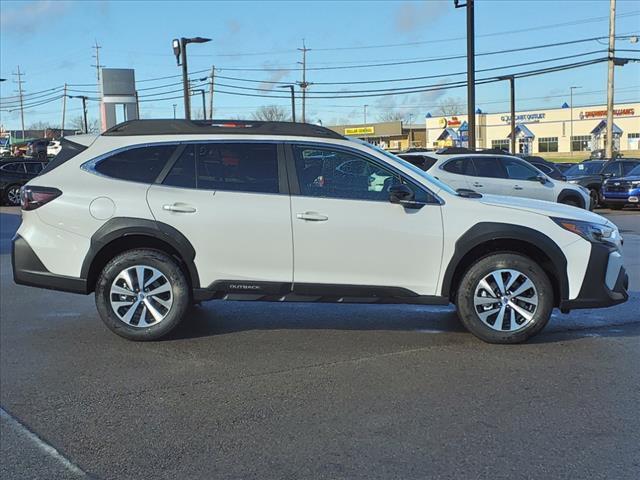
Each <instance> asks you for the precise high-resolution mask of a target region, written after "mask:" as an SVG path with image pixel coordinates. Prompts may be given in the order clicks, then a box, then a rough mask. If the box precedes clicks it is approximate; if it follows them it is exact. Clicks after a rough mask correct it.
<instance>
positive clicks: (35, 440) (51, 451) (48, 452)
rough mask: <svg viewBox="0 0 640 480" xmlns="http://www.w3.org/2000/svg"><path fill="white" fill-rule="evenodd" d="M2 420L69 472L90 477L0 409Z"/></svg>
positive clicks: (82, 476) (81, 476)
mask: <svg viewBox="0 0 640 480" xmlns="http://www.w3.org/2000/svg"><path fill="white" fill-rule="evenodd" d="M0 418H2V419H3V420H6V421H7V422H8V423H9V424H10V425H11V426H12V427H13V428H14V429H15V430H16V431H17V432H19V433H20V434H22V435H23V436H25V437H26V438H27V439H29V440H30V441H31V442H33V443H34V444H35V445H36V447H38V449H39V450H40V451H42V452H43V453H44V454H45V455H48V456H49V457H51V458H53V459H54V460H56V461H57V462H59V463H60V464H61V465H62V466H63V467H64V468H66V469H67V470H68V471H69V472H71V473H73V474H74V475H77V476H78V477H80V478H87V477H88V475H87V474H86V473H85V472H84V471H83V470H82V469H81V468H80V467H78V466H77V465H76V464H74V463H73V462H71V460H69V459H68V458H66V457H65V456H64V455H62V454H61V453H60V452H58V450H56V449H55V448H54V447H52V446H51V445H49V444H48V443H47V442H45V441H44V440H42V439H41V438H40V437H38V436H37V435H36V434H35V433H33V432H32V431H31V430H29V429H28V428H27V427H25V426H24V425H23V424H22V423H20V421H19V420H18V419H16V418H14V417H13V416H12V415H11V414H9V413H7V411H6V410H5V409H4V408H2V407H0Z"/></svg>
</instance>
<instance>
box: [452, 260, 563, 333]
mask: <svg viewBox="0 0 640 480" xmlns="http://www.w3.org/2000/svg"><path fill="white" fill-rule="evenodd" d="M456 305H457V308H458V315H459V317H460V320H461V321H462V323H463V324H464V326H465V327H466V328H467V329H468V330H469V331H470V332H471V333H473V334H474V335H475V336H477V337H478V338H480V339H482V340H484V341H485V342H489V343H519V342H523V341H525V340H527V339H529V338H531V337H532V336H533V335H535V334H537V333H538V332H539V331H540V330H542V329H543V328H544V326H545V325H546V324H547V322H548V321H549V318H550V316H551V311H552V310H553V288H552V285H551V282H550V281H549V278H548V277H547V274H546V273H545V272H544V270H543V269H542V268H541V267H540V266H539V265H538V264H537V263H536V262H535V261H533V260H532V259H530V258H529V257H525V256H523V255H520V254H516V253H495V254H492V255H489V256H487V257H484V258H482V259H480V260H478V261H477V262H476V263H475V264H473V265H472V266H471V267H470V268H469V269H468V270H467V271H466V272H465V274H464V276H463V277H462V280H461V282H460V285H459V287H458V291H457V294H456Z"/></svg>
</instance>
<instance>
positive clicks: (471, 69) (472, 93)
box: [453, 0, 476, 150]
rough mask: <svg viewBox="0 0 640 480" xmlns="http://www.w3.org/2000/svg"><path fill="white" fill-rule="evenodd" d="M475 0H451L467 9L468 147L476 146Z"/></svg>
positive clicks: (457, 5) (458, 6)
mask: <svg viewBox="0 0 640 480" xmlns="http://www.w3.org/2000/svg"><path fill="white" fill-rule="evenodd" d="M474 1H475V0H466V3H465V4H464V5H461V4H460V2H461V0H453V5H454V6H455V7H456V8H462V7H466V9H467V123H468V125H469V134H468V135H469V141H468V147H469V148H470V149H474V150H475V148H476V59H475V55H476V53H475V21H474V13H473V3H474Z"/></svg>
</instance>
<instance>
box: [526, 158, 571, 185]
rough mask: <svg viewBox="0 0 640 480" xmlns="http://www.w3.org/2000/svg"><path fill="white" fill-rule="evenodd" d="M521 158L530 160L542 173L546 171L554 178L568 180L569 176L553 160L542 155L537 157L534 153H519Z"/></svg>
mask: <svg viewBox="0 0 640 480" xmlns="http://www.w3.org/2000/svg"><path fill="white" fill-rule="evenodd" d="M517 156H518V157H520V158H521V159H523V160H525V161H526V162H529V163H530V164H531V165H533V166H534V167H536V168H537V169H538V170H540V171H541V172H542V173H545V174H546V175H547V176H548V177H550V178H553V179H554V180H561V181H563V182H564V181H566V180H567V177H566V176H565V175H564V174H563V173H562V172H561V171H560V170H559V169H558V167H556V164H555V163H553V162H548V161H547V160H545V159H544V158H542V157H536V156H533V155H517Z"/></svg>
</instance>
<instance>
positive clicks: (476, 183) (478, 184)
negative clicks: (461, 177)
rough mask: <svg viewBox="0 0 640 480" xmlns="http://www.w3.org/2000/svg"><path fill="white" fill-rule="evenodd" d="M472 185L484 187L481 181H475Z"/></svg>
mask: <svg viewBox="0 0 640 480" xmlns="http://www.w3.org/2000/svg"><path fill="white" fill-rule="evenodd" d="M473 186H474V187H484V185H482V184H481V183H478V182H475V183H474V184H473Z"/></svg>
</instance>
